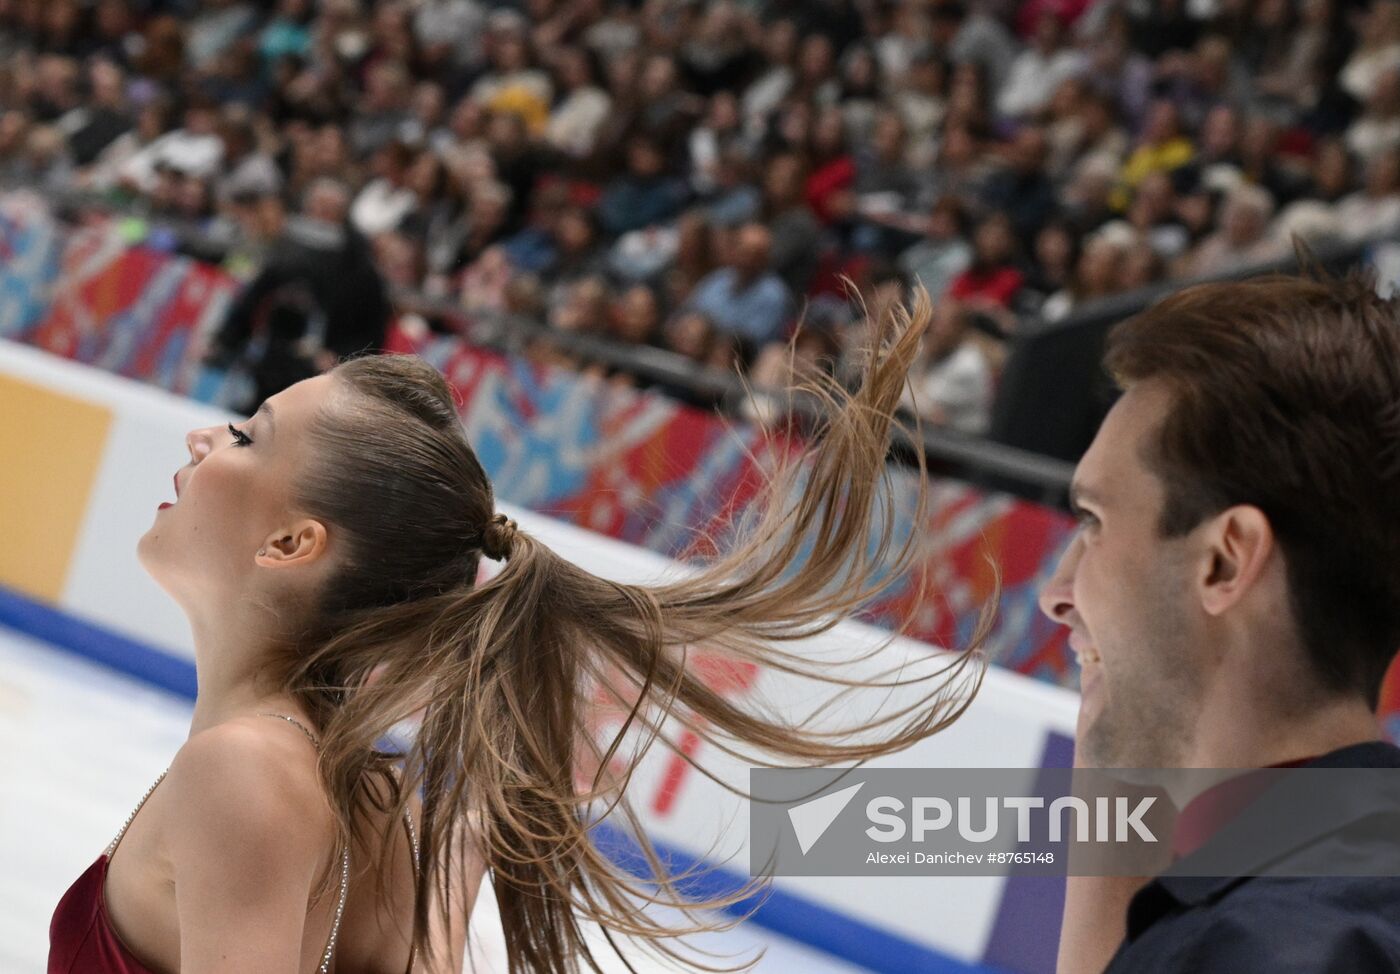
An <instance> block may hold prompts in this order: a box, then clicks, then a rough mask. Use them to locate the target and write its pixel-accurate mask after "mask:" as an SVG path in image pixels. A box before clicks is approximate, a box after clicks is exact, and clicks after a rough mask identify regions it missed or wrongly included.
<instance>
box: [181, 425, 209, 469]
mask: <svg viewBox="0 0 1400 974" xmlns="http://www.w3.org/2000/svg"><path fill="white" fill-rule="evenodd" d="M185 449H187V450H189V451H190V460H191V461H193V462H194V463H198V462H199V461H201V460H203V459H204V458H205V457H206V456H208V455H209V451H210V449H212V447H211V445H210V442H209V427H207V426H206V427H204V428H203V429H197V430H190V431H189V432H188V433H186V434H185Z"/></svg>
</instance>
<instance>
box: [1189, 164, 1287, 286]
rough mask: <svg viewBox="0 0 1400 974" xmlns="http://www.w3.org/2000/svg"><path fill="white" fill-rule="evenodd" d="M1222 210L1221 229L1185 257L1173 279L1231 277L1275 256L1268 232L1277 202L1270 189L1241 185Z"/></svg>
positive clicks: (1233, 191) (1228, 197)
mask: <svg viewBox="0 0 1400 974" xmlns="http://www.w3.org/2000/svg"><path fill="white" fill-rule="evenodd" d="M1221 210H1222V214H1221V219H1220V229H1219V230H1217V231H1215V232H1214V233H1212V234H1211V235H1210V236H1209V237H1207V238H1206V239H1205V240H1204V241H1202V242H1201V244H1200V245H1199V246H1197V247H1196V248H1195V249H1194V250H1192V251H1191V252H1190V253H1188V254H1186V255H1185V256H1183V257H1182V258H1181V259H1180V260H1179V261H1178V262H1177V264H1176V266H1175V268H1174V274H1173V276H1175V277H1178V278H1181V277H1207V276H1214V275H1217V274H1227V273H1229V272H1231V271H1235V270H1239V269H1241V268H1244V267H1248V266H1249V265H1250V264H1258V263H1262V262H1263V261H1266V260H1268V259H1269V257H1270V256H1271V255H1272V254H1273V252H1274V250H1273V246H1272V244H1271V243H1270V241H1269V237H1268V233H1267V231H1268V227H1269V219H1270V218H1271V217H1272V216H1273V213H1274V201H1273V197H1272V196H1270V195H1269V191H1268V190H1266V189H1263V188H1262V187H1259V186H1254V185H1251V184H1248V183H1241V184H1240V185H1239V186H1236V187H1235V188H1234V189H1233V190H1231V191H1230V194H1229V195H1228V196H1226V198H1225V202H1224V204H1223V205H1222V207H1221Z"/></svg>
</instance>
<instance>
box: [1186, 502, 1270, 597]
mask: <svg viewBox="0 0 1400 974" xmlns="http://www.w3.org/2000/svg"><path fill="white" fill-rule="evenodd" d="M1275 547H1276V545H1275V542H1274V529H1273V526H1272V525H1270V524H1269V519H1268V517H1267V516H1266V515H1265V514H1264V512H1263V511H1261V510H1259V508H1257V507H1255V506H1254V505H1252V504H1237V505H1235V506H1234V507H1230V508H1227V509H1226V510H1224V511H1222V512H1220V513H1219V514H1217V515H1216V516H1215V517H1213V518H1211V520H1210V522H1209V525H1208V528H1207V535H1206V564H1205V567H1204V569H1203V571H1202V575H1201V581H1200V593H1201V607H1202V608H1204V609H1205V610H1206V611H1207V612H1208V613H1210V614H1211V615H1220V614H1221V613H1223V612H1225V611H1226V610H1227V609H1229V608H1230V607H1231V606H1233V605H1235V604H1237V603H1238V602H1239V601H1240V600H1241V599H1242V598H1244V596H1245V594H1246V593H1248V592H1249V591H1250V590H1251V589H1252V588H1253V587H1254V586H1255V585H1257V584H1258V583H1259V579H1260V577H1261V576H1262V575H1263V573H1264V569H1265V566H1266V565H1267V564H1268V562H1269V559H1270V557H1271V556H1272V555H1273V553H1274V550H1275Z"/></svg>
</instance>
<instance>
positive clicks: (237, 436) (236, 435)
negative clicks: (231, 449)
mask: <svg viewBox="0 0 1400 974" xmlns="http://www.w3.org/2000/svg"><path fill="white" fill-rule="evenodd" d="M228 431H229V432H230V433H232V434H233V445H234V446H252V445H253V438H252V437H250V436H249V435H248V434H247V433H245V432H243V431H242V430H241V429H237V428H235V427H234V425H233V424H232V423H229V424H228Z"/></svg>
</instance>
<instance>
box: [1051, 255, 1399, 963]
mask: <svg viewBox="0 0 1400 974" xmlns="http://www.w3.org/2000/svg"><path fill="white" fill-rule="evenodd" d="M1397 304H1398V302H1396V301H1392V300H1383V299H1381V298H1379V297H1377V296H1376V294H1375V291H1374V288H1373V286H1372V285H1371V284H1370V283H1369V282H1367V281H1365V280H1363V279H1361V278H1359V277H1352V278H1349V279H1347V280H1344V281H1343V280H1331V279H1324V278H1319V279H1312V278H1301V277H1300V278H1292V277H1280V276H1271V277H1268V278H1257V279H1254V280H1250V281H1245V282H1225V283H1211V284H1204V285H1198V286H1195V287H1190V288H1187V289H1185V290H1183V291H1181V292H1178V293H1176V294H1173V295H1171V296H1170V297H1168V298H1166V299H1165V300H1163V301H1161V302H1160V303H1158V304H1156V305H1154V306H1153V307H1151V308H1149V309H1148V310H1147V311H1145V312H1143V313H1142V314H1140V315H1138V316H1136V317H1135V318H1133V319H1130V320H1129V321H1126V322H1124V323H1122V324H1121V325H1119V326H1118V327H1117V328H1116V329H1115V330H1114V331H1113V332H1112V333H1111V335H1110V337H1109V341H1108V350H1107V355H1106V366H1107V368H1108V370H1109V372H1110V374H1111V375H1112V376H1113V377H1114V379H1115V381H1116V382H1117V383H1118V385H1119V386H1120V387H1121V388H1122V389H1123V390H1124V392H1123V395H1122V397H1121V398H1120V399H1119V400H1118V402H1117V403H1116V404H1115V405H1114V406H1113V409H1112V410H1111V411H1110V412H1109V414H1108V416H1107V418H1106V419H1105V420H1104V423H1103V425H1102V427H1101V429H1100V430H1099V432H1098V435H1097V437H1096V438H1095V440H1094V442H1093V444H1092V445H1091V446H1090V448H1089V450H1088V452H1087V453H1086V454H1085V455H1084V457H1083V459H1082V460H1081V461H1080V463H1079V466H1078V468H1077V469H1076V471H1075V478H1074V486H1073V491H1072V494H1073V505H1074V508H1075V512H1076V514H1077V516H1078V518H1079V521H1080V528H1079V531H1078V533H1077V534H1076V535H1075V537H1074V539H1073V540H1072V542H1071V543H1070V545H1069V547H1068V549H1067V550H1066V551H1065V554H1064V556H1063V558H1062V560H1061V562H1060V565H1059V567H1058V569H1057V571H1056V573H1055V576H1054V578H1053V579H1052V580H1051V582H1050V584H1049V585H1047V587H1046V588H1045V590H1044V591H1043V592H1042V593H1041V596H1040V605H1041V608H1042V610H1043V611H1044V612H1045V613H1046V614H1047V615H1049V616H1050V617H1051V618H1053V619H1054V620H1056V621H1057V622H1060V623H1063V624H1064V625H1066V626H1068V627H1069V628H1070V646H1071V647H1072V648H1073V649H1074V651H1075V653H1076V655H1077V656H1078V658H1079V660H1080V662H1081V664H1082V667H1083V671H1082V680H1081V689H1082V696H1083V699H1082V702H1081V705H1080V714H1079V724H1078V733H1077V740H1076V764H1077V765H1079V766H1083V767H1098V768H1263V767H1268V766H1294V765H1306V766H1309V767H1381V768H1400V749H1397V748H1395V747H1392V746H1391V745H1390V744H1388V743H1384V742H1383V741H1381V740H1380V739H1379V738H1380V733H1379V728H1378V725H1377V721H1376V717H1375V708H1376V706H1377V702H1378V696H1379V692H1380V687H1381V682H1382V679H1383V677H1384V674H1385V672H1386V669H1387V666H1388V665H1389V663H1390V662H1391V659H1392V658H1393V657H1394V656H1395V653H1396V650H1397V648H1400V307H1397ZM1397 773H1400V772H1397ZM1204 797H1208V796H1203V798H1204ZM1201 800H1203V799H1198V801H1201ZM1360 805H1361V806H1363V807H1358V804H1357V803H1355V802H1352V803H1348V802H1338V803H1337V808H1336V809H1335V811H1333V812H1331V813H1329V814H1330V818H1329V819H1328V820H1322V821H1316V822H1308V823H1299V824H1303V825H1306V826H1307V827H1306V828H1304V829H1302V830H1301V831H1302V832H1305V833H1306V834H1307V837H1306V839H1303V840H1298V841H1297V842H1295V843H1293V844H1292V845H1288V846H1287V847H1281V848H1276V849H1270V850H1269V854H1270V855H1273V856H1276V857H1280V859H1281V861H1287V860H1288V858H1289V857H1294V856H1304V855H1306V856H1309V857H1311V860H1312V861H1316V859H1317V857H1326V856H1327V855H1328V854H1329V853H1330V851H1331V849H1330V847H1329V843H1334V844H1335V843H1339V842H1342V841H1343V840H1342V839H1341V838H1340V837H1339V836H1338V832H1339V831H1340V830H1342V829H1345V828H1347V827H1348V826H1349V825H1352V824H1354V822H1355V820H1356V818H1357V816H1359V815H1363V814H1366V813H1367V811H1368V810H1367V809H1366V808H1364V805H1365V803H1364V802H1363V803H1360ZM1369 811H1370V812H1374V811H1375V809H1374V808H1371V809H1369ZM1390 812H1391V814H1396V812H1395V810H1394V809H1391V810H1390ZM1191 813H1192V807H1191V806H1190V805H1188V806H1187V807H1186V808H1185V809H1183V813H1182V818H1181V819H1180V821H1181V822H1182V823H1184V822H1185V821H1186V820H1187V818H1188V816H1190V815H1191ZM1206 818H1207V823H1208V826H1214V827H1216V828H1217V829H1218V828H1219V827H1222V826H1223V824H1224V823H1223V821H1222V822H1214V823H1211V822H1209V816H1207V817H1206ZM1200 819H1201V816H1200V815H1196V816H1195V821H1196V822H1197V824H1199V820H1200ZM1396 824H1397V831H1395V832H1394V835H1396V836H1400V821H1397V823H1396ZM1295 831H1299V830H1295ZM1211 832H1212V829H1211V828H1210V827H1207V829H1206V832H1205V834H1204V835H1200V836H1196V837H1194V838H1193V839H1192V843H1191V844H1192V845H1193V846H1200V845H1202V844H1203V843H1204V842H1207V841H1209V838H1210V835H1211ZM1178 837H1180V833H1178ZM1392 844H1393V840H1392ZM1186 851H1187V852H1189V851H1190V850H1186ZM1353 851H1356V850H1353ZM1364 851H1365V850H1362V852H1363V853H1364ZM1392 851H1393V850H1392ZM1138 887H1141V888H1140V889H1139V888H1138ZM1134 893H1135V895H1134ZM1105 965H1106V966H1105ZM1104 970H1107V971H1109V972H1111V974H1119V972H1129V971H1131V972H1135V974H1138V972H1182V974H1185V972H1191V974H1214V972H1221V974H1223V972H1227V971H1228V972H1231V974H1238V972H1245V971H1260V972H1263V971H1268V972H1272V974H1278V972H1293V971H1297V972H1304V971H1306V972H1308V974H1324V972H1342V971H1346V972H1349V974H1367V972H1373V971H1374V972H1380V971H1386V972H1395V971H1400V876H1382V877H1353V878H1337V877H1326V878H1281V877H1269V878H1250V877H1249V876H1234V877H1220V878H1214V879H1211V878H1201V877H1193V878H1181V877H1171V876H1167V875H1163V876H1159V877H1157V878H1154V879H1152V880H1151V881H1149V882H1146V884H1145V885H1143V881H1142V880H1136V881H1131V880H1124V879H1093V878H1073V877H1072V878H1071V879H1070V880H1069V886H1068V891H1067V897H1066V909H1065V924H1064V928H1063V930H1062V935H1061V943H1060V971H1061V974H1084V972H1099V971H1104Z"/></svg>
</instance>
